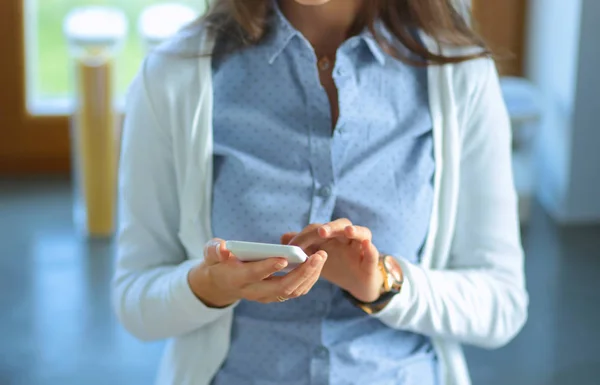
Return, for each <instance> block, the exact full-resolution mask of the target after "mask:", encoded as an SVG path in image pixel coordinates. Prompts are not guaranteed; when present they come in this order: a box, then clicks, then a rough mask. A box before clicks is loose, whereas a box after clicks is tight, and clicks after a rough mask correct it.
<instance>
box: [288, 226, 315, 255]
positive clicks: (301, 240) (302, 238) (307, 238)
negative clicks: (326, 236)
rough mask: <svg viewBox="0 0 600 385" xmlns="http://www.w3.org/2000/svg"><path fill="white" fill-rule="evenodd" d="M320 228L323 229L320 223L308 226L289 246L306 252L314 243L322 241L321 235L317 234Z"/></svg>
mask: <svg viewBox="0 0 600 385" xmlns="http://www.w3.org/2000/svg"><path fill="white" fill-rule="evenodd" d="M319 227H321V224H320V223H312V224H310V225H308V226H306V227H305V228H304V229H303V230H302V231H301V232H300V233H298V234H296V236H295V237H294V238H292V240H291V241H289V242H288V244H289V245H294V246H298V247H300V248H302V249H304V250H306V248H307V247H308V246H310V245H311V244H313V243H314V241H320V237H319V234H318V233H317V230H318V229H319Z"/></svg>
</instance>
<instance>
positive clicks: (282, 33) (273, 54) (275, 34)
mask: <svg viewBox="0 0 600 385" xmlns="http://www.w3.org/2000/svg"><path fill="white" fill-rule="evenodd" d="M272 5H273V12H272V16H271V20H270V31H269V35H270V36H269V38H268V40H267V42H266V44H267V47H268V49H267V53H268V60H269V64H273V63H274V62H275V60H277V58H278V57H279V55H280V54H281V53H282V52H283V51H284V50H285V49H286V47H287V46H288V45H289V44H290V41H292V39H293V38H295V37H298V38H301V39H304V37H303V36H302V34H301V33H300V32H299V31H298V30H297V29H296V28H294V26H293V25H292V24H291V23H290V22H289V21H288V19H287V18H286V17H285V15H284V14H283V12H281V8H279V3H278V1H277V0H272ZM375 28H376V31H377V32H378V33H380V34H381V36H382V38H384V39H385V40H387V39H389V37H388V33H387V31H386V30H385V28H384V27H383V26H382V24H381V23H380V22H378V23H376V25H375ZM352 39H357V40H359V41H361V42H362V43H364V44H366V45H367V47H368V48H369V51H370V52H371V53H372V54H373V57H374V58H375V59H376V60H377V62H379V64H381V65H384V64H385V61H386V58H387V53H386V52H385V51H384V50H383V48H382V47H381V45H380V44H379V42H378V41H377V39H375V36H373V34H372V33H371V31H369V29H368V28H365V29H364V30H363V31H362V32H361V33H360V34H359V35H358V36H355V37H353V38H352ZM356 47H358V45H356Z"/></svg>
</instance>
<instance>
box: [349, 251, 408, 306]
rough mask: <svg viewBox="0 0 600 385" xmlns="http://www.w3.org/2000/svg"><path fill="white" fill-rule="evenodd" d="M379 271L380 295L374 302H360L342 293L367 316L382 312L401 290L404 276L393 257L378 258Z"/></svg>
mask: <svg viewBox="0 0 600 385" xmlns="http://www.w3.org/2000/svg"><path fill="white" fill-rule="evenodd" d="M389 265H391V266H389ZM379 269H380V271H381V274H382V275H383V285H382V287H381V295H380V297H379V298H378V299H376V300H375V301H373V302H369V303H366V302H362V301H359V300H358V299H356V298H354V297H353V296H352V295H351V294H350V293H348V292H344V293H345V294H346V296H347V297H348V298H349V299H350V300H351V301H352V302H353V303H354V304H355V305H356V306H358V307H359V308H361V309H362V310H363V311H364V312H365V313H367V314H374V313H378V312H380V311H381V310H383V309H384V308H385V307H386V306H387V305H388V304H389V303H390V301H391V300H392V299H393V298H394V296H396V295H397V294H399V293H400V291H401V290H402V283H403V282H404V275H403V274H402V268H401V267H400V265H399V264H398V262H397V261H396V260H395V259H394V257H392V256H390V255H382V256H381V257H380V258H379Z"/></svg>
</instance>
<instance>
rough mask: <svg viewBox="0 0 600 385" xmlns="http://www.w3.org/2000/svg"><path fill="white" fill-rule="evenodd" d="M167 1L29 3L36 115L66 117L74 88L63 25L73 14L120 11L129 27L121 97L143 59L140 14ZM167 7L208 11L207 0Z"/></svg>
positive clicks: (31, 103)
mask: <svg viewBox="0 0 600 385" xmlns="http://www.w3.org/2000/svg"><path fill="white" fill-rule="evenodd" d="M161 3H166V1H164V0H127V1H122V0H53V1H47V0H26V1H25V4H24V5H25V15H26V21H25V23H26V24H25V27H26V33H25V36H26V43H25V48H26V59H27V101H28V103H27V104H28V107H29V111H30V112H31V113H33V114H46V113H51V114H56V113H59V114H60V113H66V112H67V111H68V105H69V101H70V99H71V98H70V96H71V93H72V92H71V90H72V88H73V84H72V79H71V73H72V70H73V65H72V63H71V61H70V59H69V52H68V47H67V43H66V41H65V37H64V34H63V21H64V20H65V17H66V16H67V14H68V13H69V11H71V10H72V9H74V8H76V7H81V6H90V5H102V6H111V7H115V8H118V9H120V10H122V11H123V12H124V13H125V15H126V17H127V21H128V24H129V28H128V35H127V38H126V40H125V43H124V45H123V46H122V48H121V49H120V51H119V54H118V56H117V58H116V77H117V85H116V88H117V92H118V93H119V94H121V95H122V94H123V92H124V91H125V90H126V88H127V86H128V84H129V82H130V81H131V79H132V78H133V76H134V75H135V73H136V72H137V70H138V67H139V65H140V61H141V60H142V58H143V56H144V54H145V48H144V46H143V44H142V41H141V37H140V36H139V33H138V20H139V17H140V14H141V13H142V10H143V9H144V8H145V7H147V6H150V5H154V4H161ZM169 3H176V4H182V5H185V6H189V7H190V8H192V9H194V10H195V11H196V12H200V11H201V10H203V9H204V0H173V1H169Z"/></svg>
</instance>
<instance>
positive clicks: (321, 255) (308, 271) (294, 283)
mask: <svg viewBox="0 0 600 385" xmlns="http://www.w3.org/2000/svg"><path fill="white" fill-rule="evenodd" d="M326 260H327V253H326V252H325V251H323V250H320V251H318V252H316V253H315V254H313V255H311V256H310V258H309V259H308V260H307V261H306V263H304V264H302V265H301V266H300V267H298V268H296V269H295V270H294V271H292V272H291V273H289V274H288V275H286V276H285V277H283V278H282V279H281V280H280V282H279V283H278V288H277V290H276V292H275V294H276V295H275V296H283V297H284V298H292V297H295V296H298V294H299V292H298V291H297V290H298V288H299V287H300V286H302V285H303V284H304V283H306V282H311V281H313V280H316V279H318V278H319V276H320V275H321V270H322V269H323V265H324V264H325V261H326Z"/></svg>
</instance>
